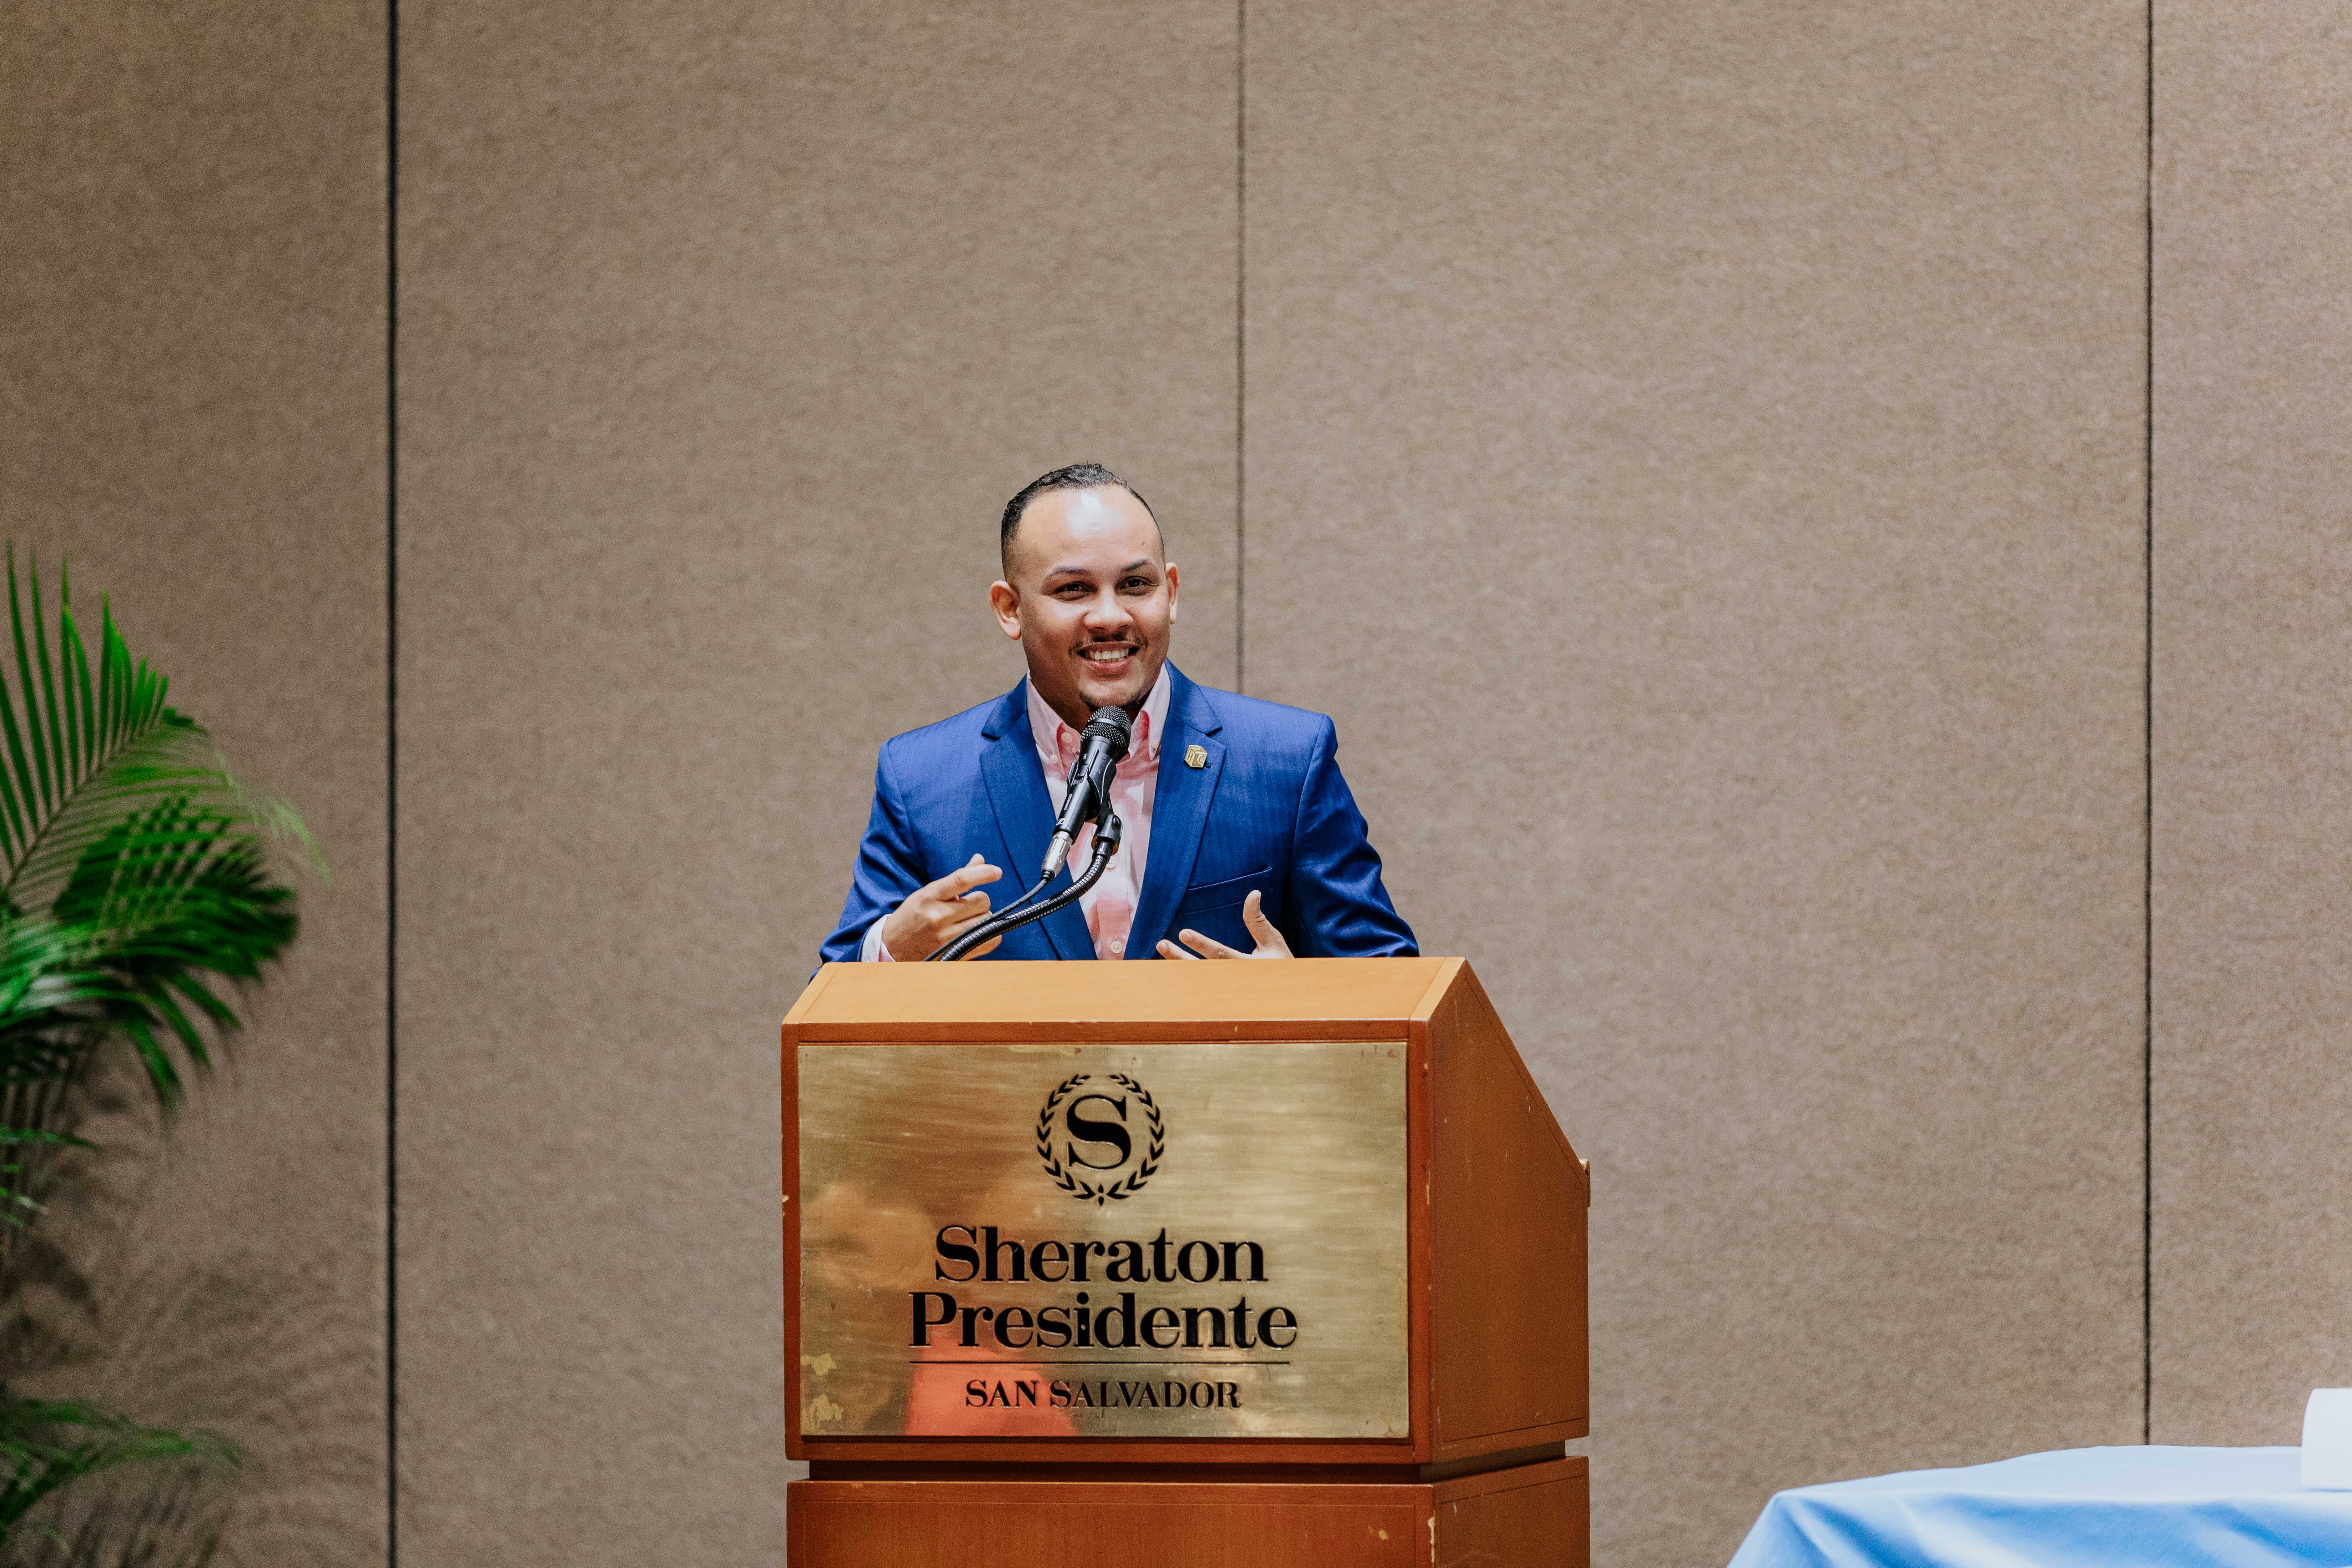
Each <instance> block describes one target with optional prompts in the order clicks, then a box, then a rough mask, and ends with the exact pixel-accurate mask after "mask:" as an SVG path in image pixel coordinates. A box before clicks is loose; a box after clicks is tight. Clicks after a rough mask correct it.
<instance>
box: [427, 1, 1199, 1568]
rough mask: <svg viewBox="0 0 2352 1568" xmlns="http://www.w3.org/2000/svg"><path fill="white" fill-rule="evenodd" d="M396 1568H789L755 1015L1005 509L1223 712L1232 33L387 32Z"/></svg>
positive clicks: (1143, 15) (758, 24) (962, 669)
mask: <svg viewBox="0 0 2352 1568" xmlns="http://www.w3.org/2000/svg"><path fill="white" fill-rule="evenodd" d="M402 26H403V60H404V64H403V78H402V81H403V87H402V110H403V117H404V125H403V132H402V142H401V148H402V153H401V158H402V164H401V166H402V176H403V191H402V209H401V210H402V223H401V237H402V252H401V279H402V305H401V342H402V357H401V364H402V382H401V385H402V408H401V426H400V430H401V435H400V447H399V458H400V464H401V496H402V511H401V518H402V522H401V544H402V559H401V591H402V601H401V602H402V605H403V612H402V626H401V650H402V661H403V663H402V698H401V703H402V709H401V710H402V744H401V755H400V761H401V776H402V784H401V803H402V810H403V819H402V831H401V863H402V894H403V898H402V911H403V921H402V952H403V962H402V965H401V975H400V987H401V990H400V1004H401V1049H400V1075H401V1085H402V1089H401V1093H402V1100H401V1111H402V1121H401V1129H402V1165H401V1221H402V1230H401V1250H400V1256H401V1261H402V1270H401V1313H400V1335H401V1368H402V1395H403V1398H402V1420H403V1425H402V1433H403V1441H402V1450H401V1452H402V1466H403V1491H402V1498H403V1522H402V1531H403V1533H402V1541H403V1544H404V1549H409V1550H414V1551H415V1552H417V1553H418V1554H419V1556H420V1561H430V1562H433V1563H448V1564H457V1563H484V1564H488V1563H499V1564H501V1565H505V1564H521V1565H528V1564H535V1563H547V1564H558V1563H560V1564H566V1565H571V1564H585V1563H629V1564H635V1563H653V1562H660V1563H677V1564H695V1563H772V1562H774V1561H775V1560H776V1559H777V1557H778V1554H779V1553H780V1552H781V1551H782V1540H783V1532H782V1480H783V1479H784V1474H785V1466H784V1460H783V1421H782V1368H781V1365H780V1361H779V1338H780V1314H781V1310H782V1308H781V1301H780V1282H779V1269H780V1267H781V1258H780V1255H779V1237H778V1222H777V1210H776V1201H777V1191H778V1175H779V1173H778V1170H777V1163H776V1161H777V1153H776V1149H777V1143H776V1139H777V1124H776V1118H777V1114H778V1103H777V1088H776V1081H777V1080H776V1062H775V1048H776V1026H777V1023H778V1020H779V1019H780V1018H781V1017H782V1013H783V1011H784V1009H785V1007H786V1006H787V1005H789V1004H790V1002H791V1001H792V999H793V996H794V995H795V994H797V993H798V991H799V989H800V986H801V984H802V983H803V980H804V979H805V977H806V976H807V974H808V973H809V971H810V970H811V968H812V967H813V966H814V961H815V949H816V944H817V942H818V941H819V940H820V939H821V938H822V937H823V936H824V933H825V932H826V931H828V930H829V929H830V926H831V924H832V921H833V920H834V918H835V915H836V914H837V912H838V910H839V909H840V905H841V900H842V898H843V895H844V893H845V891H846V889H847V877H848V870H849V866H850V862H851V858H852V856H853V853H854V850H855V847H856V838H857V835H858V833H859V831H860V830H861V829H862V827H863V826H864V823H865V818H866V807H867V805H868V798H869V790H870V785H871V780H872V770H873V760H874V752H875V748H876V747H877V744H878V743H879V742H881V741H882V740H883V739H884V738H885V737H887V735H889V734H892V733H894V732H896V731H902V730H906V729H908V728H911V727H914V726H916V725H918V724H920V723H924V722H927V721H931V720H934V719H937V718H941V717H944V716H945V715H947V714H948V713H950V712H951V711H954V710H958V709H961V708H963V707H966V706H968V705H970V704H971V703H974V702H977V701H980V700H983V699H985V698H988V697H990V696H992V694H994V693H996V692H999V691H1001V690H1003V689H1005V688H1007V687H1009V686H1010V685H1011V684H1012V683H1013V681H1014V680H1015V679H1017V678H1018V676H1019V673H1020V665H1019V660H1018V657H1017V651H1016V650H1015V649H1013V647H1011V645H1008V644H1006V643H1004V642H1003V639H1002V638H1001V637H999V636H998V635H997V634H996V632H995V630H994V627H993V626H992V623H990V621H989V620H988V618H987V613H986V606H985V599H984V594H985V589H986V586H987V584H988V583H989V581H990V580H991V579H992V577H993V575H994V574H995V567H994V561H995V542H994V521H995V516H996V512H997V510H998V509H999V508H1000V507H1001V506H1002V504H1003V500H1004V499H1005V497H1006V496H1008V495H1010V494H1011V493H1012V491H1013V490H1014V489H1017V488H1018V487H1019V486H1020V485H1021V484H1022V483H1024V482H1025V481H1026V480H1027V479H1031V478H1033V477H1034V475H1036V474H1037V473H1039V472H1041V471H1043V470H1044V469H1045V468H1049V467H1052V466H1054V465H1055V464H1058V463H1062V462H1067V461H1072V460H1078V459H1084V458H1091V459H1096V460H1100V461H1104V462H1108V463H1109V464H1111V465H1112V466H1113V467H1116V468H1121V469H1122V470H1124V471H1126V472H1128V473H1129V474H1130V475H1132V476H1133V477H1134V478H1135V479H1136V481H1137V483H1138V484H1139V486H1140V487H1142V488H1143V489H1144V490H1145V493H1147V494H1149V495H1150V497H1151V499H1152V500H1153V501H1154V502H1155V503H1156V504H1157V505H1158V506H1159V508H1160V513H1161V516H1162V518H1163V521H1165V522H1166V524H1167V529H1168V532H1169V535H1170V538H1171V546H1172V548H1173V551H1174V554H1175V557H1176V559H1177V560H1178V561H1180V562H1181V563H1182V564H1183V565H1184V566H1185V567H1186V568H1187V569H1188V575H1187V581H1186V588H1187V592H1186V595H1185V615H1184V619H1183V624H1182V626H1181V628H1180V633H1179V642H1178V657H1179V658H1180V659H1181V660H1182V661H1183V662H1185V663H1186V665H1187V666H1188V668H1191V669H1192V671H1193V672H1194V673H1196V674H1198V675H1200V676H1201V677H1202V678H1204V679H1209V680H1211V681H1213V682H1217V683H1221V684H1222V683H1230V681H1231V679H1232V673H1233V658H1232V645H1233V624H1234V623H1233V595H1234V589H1233V555H1234V511H1233V507H1234V460H1235V452H1234V378H1235V363H1234V279H1235V268H1236V256H1235V244H1236V241H1235V221H1236V216H1237V214H1236V209H1235V195H1234V112H1235V78H1234V71H1235V66H1236V58H1235V49H1236V38H1235V31H1234V12H1233V9H1232V7H1231V6H1230V5H1160V6H1153V7H1150V8H1147V9H1142V10H1139V9H1138V8H1135V7H1130V6H1127V5H1116V4H1108V3H1105V4H1096V5H1085V4H1044V3H1035V0H1024V3H1020V4H998V5H964V6H945V7H929V8H923V7H904V6H887V7H877V6H834V5H718V6H712V5H633V6H618V5H590V6H587V7H584V8H583V7H582V6H580V5H503V6H483V5H463V6H461V5H449V4H436V3H420V4H413V5H404V7H403V10H402Z"/></svg>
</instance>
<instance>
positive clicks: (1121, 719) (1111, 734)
mask: <svg viewBox="0 0 2352 1568" xmlns="http://www.w3.org/2000/svg"><path fill="white" fill-rule="evenodd" d="M1134 734H1135V721H1134V720H1132V719H1130V718H1129V717H1128V716H1127V710H1126V709H1124V708H1097V709H1096V710H1095V711H1094V717H1092V718H1090V719H1088V720H1087V727H1086V728H1085V729H1084V730H1081V731H1078V745H1079V747H1080V748H1081V749H1083V748H1084V747H1085V746H1086V743H1087V742H1089V741H1100V742H1104V743H1105V744H1106V745H1107V746H1108V747H1109V749H1110V760H1111V761H1112V762H1114V763H1117V762H1119V761H1122V760H1123V759H1125V757H1126V756H1127V747H1128V742H1129V741H1130V740H1132V739H1133V738H1134Z"/></svg>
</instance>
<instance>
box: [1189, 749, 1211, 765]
mask: <svg viewBox="0 0 2352 1568" xmlns="http://www.w3.org/2000/svg"><path fill="white" fill-rule="evenodd" d="M1184 765H1185V766H1186V767H1188V768H1205V767H1207V766H1208V765H1209V748H1208V747H1206V746H1187V747H1185V748H1184Z"/></svg>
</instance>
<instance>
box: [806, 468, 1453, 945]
mask: <svg viewBox="0 0 2352 1568" xmlns="http://www.w3.org/2000/svg"><path fill="white" fill-rule="evenodd" d="M998 539H999V543H1000V547H1001V550H1002V555H1003V570H1004V575H1003V578H1002V579H1001V580H999V581H998V582H996V583H993V584H991V585H990V587H989V591H988V597H989V605H990V607H991V608H992V610H993V611H994V612H995V615H996V620H997V624H998V626H1001V627H1003V631H1004V635H1005V636H1006V637H1009V638H1012V639H1013V640H1015V641H1017V642H1019V643H1020V644H1021V648H1022V652H1023V654H1024V656H1025V658H1027V661H1028V666H1029V669H1028V675H1027V677H1026V678H1025V679H1024V680H1023V681H1022V682H1021V683H1020V684H1019V685H1017V686H1015V687H1014V688H1013V689H1012V690H1011V691H1009V692H1007V693H1005V694H1004V695H1003V697H1001V698H998V699H996V700H993V701H990V702H984V703H982V704H981V705H980V706H979V707H977V708H973V709H970V710H967V711H965V712H962V713H959V714H957V715H956V716H955V717H954V718H951V719H945V720H942V721H940V722H938V723H936V724H932V725H929V726H928V727H926V728H924V729H920V730H916V731H910V732H909V733H907V734H904V735H900V736H898V737H897V738H895V739H893V740H891V741H889V742H886V743H885V744H884V745H883V747H882V753H881V757H880V760H879V762H878V763H877V766H876V768H875V773H874V809H873V814H872V817H871V819H870V820H869V821H868V823H867V825H866V838H865V842H864V843H863V844H861V845H860V846H859V847H858V853H857V865H856V872H855V874H854V876H853V878H852V880H851V883H850V889H849V898H848V900H847V902H846V903H845V905H844V906H843V908H842V911H841V922H840V924H839V926H838V927H836V928H835V931H834V933H833V934H832V936H830V937H828V938H827V939H826V940H825V942H824V957H825V958H826V959H827V960H847V959H859V958H862V959H865V960H866V961H868V962H877V963H889V962H894V961H895V962H909V961H913V960H918V959H923V958H928V957H929V956H930V954H931V953H933V952H936V951H938V950H939V949H940V947H941V946H943V945H945V944H946V943H947V942H950V941H952V940H953V939H954V938H955V937H956V936H957V935H959V934H960V933H961V932H963V931H966V930H969V929H970V928H971V926H973V925H975V924H977V923H978V922H979V921H982V919H984V918H985V917H986V916H987V914H988V912H989V909H990V901H989V895H988V894H987V893H986V892H985V891H982V889H983V887H984V886H985V885H986V884H989V883H992V882H994V881H996V880H998V879H1000V878H1002V877H1003V874H1004V869H1003V868H1006V867H1011V868H1014V869H1015V871H1016V873H1017V874H1019V875H1020V876H1021V877H1022V879H1023V880H1024V882H1025V881H1026V880H1027V879H1030V878H1033V877H1034V876H1035V875H1036V874H1037V869H1038V868H1040V867H1041V866H1042V865H1043V863H1044V860H1045V849H1046V845H1047V841H1048V839H1049V838H1050V837H1052V835H1053V832H1054V826H1055V814H1056V812H1057V811H1058V810H1059V809H1060V807H1061V805H1062V801H1063V797H1064V792H1065V791H1066V787H1067V781H1068V779H1069V776H1070V771H1071V768H1072V766H1073V765H1074V764H1075V763H1076V760H1077V755H1078V745H1079V739H1078V737H1079V731H1081V729H1082V728H1083V727H1084V726H1085V725H1086V723H1087V716H1088V715H1089V714H1090V713H1092V712H1093V711H1094V710H1097V709H1099V708H1104V707H1116V708H1119V709H1122V710H1125V711H1126V713H1127V714H1128V715H1129V718H1130V720H1131V721H1132V726H1133V728H1132V735H1131V740H1130V742H1129V750H1128V753H1127V756H1126V757H1125V758H1124V759H1123V760H1122V761H1121V762H1120V763H1118V770H1117V773H1116V774H1115V776H1114V778H1113V781H1112V784H1111V786H1110V796H1111V804H1112V806H1113V807H1114V809H1116V810H1117V812H1118V816H1119V817H1120V820H1121V822H1122V823H1123V825H1124V827H1125V832H1124V836H1123V837H1122V838H1121V839H1120V841H1119V846H1118V852H1117V854H1116V855H1115V856H1113V857H1112V858H1111V861H1110V864H1109V867H1108V869H1107V870H1106V871H1105V872H1104V874H1103V876H1102V878H1101V879H1100V880H1099V881H1098V882H1097V883H1096V884H1095V885H1094V887H1093V888H1092V889H1089V890H1088V891H1087V893H1085V894H1084V895H1083V896H1082V897H1081V899H1080V900H1078V902H1077V904H1076V905H1075V906H1069V907H1065V908H1063V909H1061V910H1056V911H1055V913H1053V914H1051V915H1048V916H1047V917H1046V918H1045V919H1044V920H1043V921H1036V922H1034V923H1032V924H1029V925H1024V926H1021V927H1018V928H1017V929H1015V930H1013V931H1009V932H1007V933H1006V934H1004V935H1003V936H1002V937H1001V938H998V939H997V940H996V941H994V942H990V943H989V944H988V945H987V946H985V947H982V948H981V949H980V950H979V951H980V952H983V953H992V954H993V955H994V956H996V957H999V958H1023V959H1050V958H1107V959H1108V958H1129V957H1145V956H1158V957H1161V958H1187V959H1189V958H1199V957H1207V958H1249V957H1255V958H1286V957H1289V956H1291V955H1293V954H1298V955H1302V956H1307V957H1380V956H1408V957H1409V956H1412V955H1414V954H1415V953H1416V952H1418V951H1419V950H1418V949H1417V948H1416V947H1415V945H1414V942H1413V937H1412V929H1411V928H1410V927H1408V926H1407V925H1406V924H1405V922H1404V921H1402V919H1401V918H1399V916H1398V914H1397V912H1396V909H1395V906H1393V905H1392V904H1391V903H1390V901H1389V896H1388V890H1387V889H1385V888H1384V887H1382V886H1381V858H1380V856H1379V855H1377V854H1376V853H1374V852H1373V849H1372V846H1371V841H1370V838H1369V837H1367V834H1366V830H1365V826H1364V818H1363V815H1362V813H1360V811H1358V810H1357V809H1356V802H1355V797H1354V796H1353V795H1351V794H1350V793H1349V789H1348V782H1347V780H1346V779H1345V778H1343V777H1341V776H1340V773H1339V763H1338V761H1337V760H1336V756H1335V752H1336V751H1337V749H1338V743H1339V742H1338V735H1337V731H1335V730H1334V728H1333V726H1332V723H1331V721H1330V720H1329V719H1328V718H1326V717H1325V716H1324V715H1322V714H1320V713H1309V712H1307V711H1305V710H1300V709H1297V708H1286V707H1284V706H1282V705H1281V704H1279V703H1275V702H1265V701H1260V700H1256V699H1255V698H1249V697H1244V696H1241V695H1240V694H1238V693H1236V692H1231V691H1217V690H1213V689H1209V688H1207V687H1203V686H1198V685H1195V684H1194V683H1193V682H1192V681H1191V680H1188V679H1185V677H1184V674H1183V672H1182V671H1181V670H1179V669H1178V668H1176V667H1175V666H1174V665H1172V664H1170V663H1169V662H1168V645H1169V638H1170V635H1171V632H1172V630H1173V628H1174V626H1175V624H1176V611H1177V571H1176V567H1175V566H1174V564H1172V563H1170V562H1169V561H1168V559H1167V548H1166V545H1165V543H1164V542H1163V540H1162V538H1161V535H1160V525H1159V521H1158V520H1157V519H1156V518H1155V517H1154V516H1153V514H1152V511H1151V509H1150V506H1148V505H1147V504H1146V503H1145V502H1144V500H1143V498H1142V497H1141V496H1139V495H1138V494H1136V493H1135V491H1134V489H1132V488H1131V487H1129V485H1128V484H1127V482H1126V481H1125V480H1123V479H1120V478H1119V477H1118V475H1116V474H1114V473H1112V472H1111V471H1110V470H1109V469H1108V468H1103V467H1101V466H1099V465H1097V464H1093V463H1085V464H1079V465H1076V466H1075V467H1072V468H1056V469H1055V470H1054V471H1053V472H1051V473H1049V474H1045V475H1044V476H1042V477H1041V478H1039V479H1034V480H1033V481H1031V482H1030V483H1029V484H1028V485H1026V486H1024V488H1023V489H1022V490H1021V492H1020V493H1019V494H1018V495H1016V496H1014V497H1013V500H1011V501H1010V502H1008V503H1007V504H1006V506H1005V508H1004V514H1003V519H1002V521H1001V522H1000V525H999V530H998ZM1093 831H1094V830H1093V827H1092V826H1091V825H1088V826H1087V827H1085V828H1083V829H1081V830H1080V834H1079V837H1077V839H1076V844H1075V845H1074V847H1073V848H1072V852H1071V860H1070V863H1071V864H1072V865H1083V864H1085V863H1086V860H1087V851H1088V849H1089V847H1090V846H1091V842H1092V835H1093ZM1068 876H1069V873H1068V871H1067V870H1064V871H1062V872H1060V873H1058V877H1059V879H1062V880H1061V883H1060V885H1065V886H1066V879H1067V878H1068Z"/></svg>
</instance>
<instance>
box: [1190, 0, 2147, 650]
mask: <svg viewBox="0 0 2352 1568" xmlns="http://www.w3.org/2000/svg"><path fill="white" fill-rule="evenodd" d="M2151 3H2152V0H2151ZM1248 415H1249V0H1234V690H1236V691H1247V690H1248V689H1249V679H1248V674H1247V671H1246V667H1245V665H1244V659H1245V658H1246V656H1247V653H1248V643H1247V641H1246V632H1247V626H1248V620H1249V602H1248V598H1247V596H1246V595H1247V588H1248V575H1247V574H1248V572H1249V532H1248V509H1247V482H1248V468H1247V464H1248V442H1249V418H1248Z"/></svg>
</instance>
